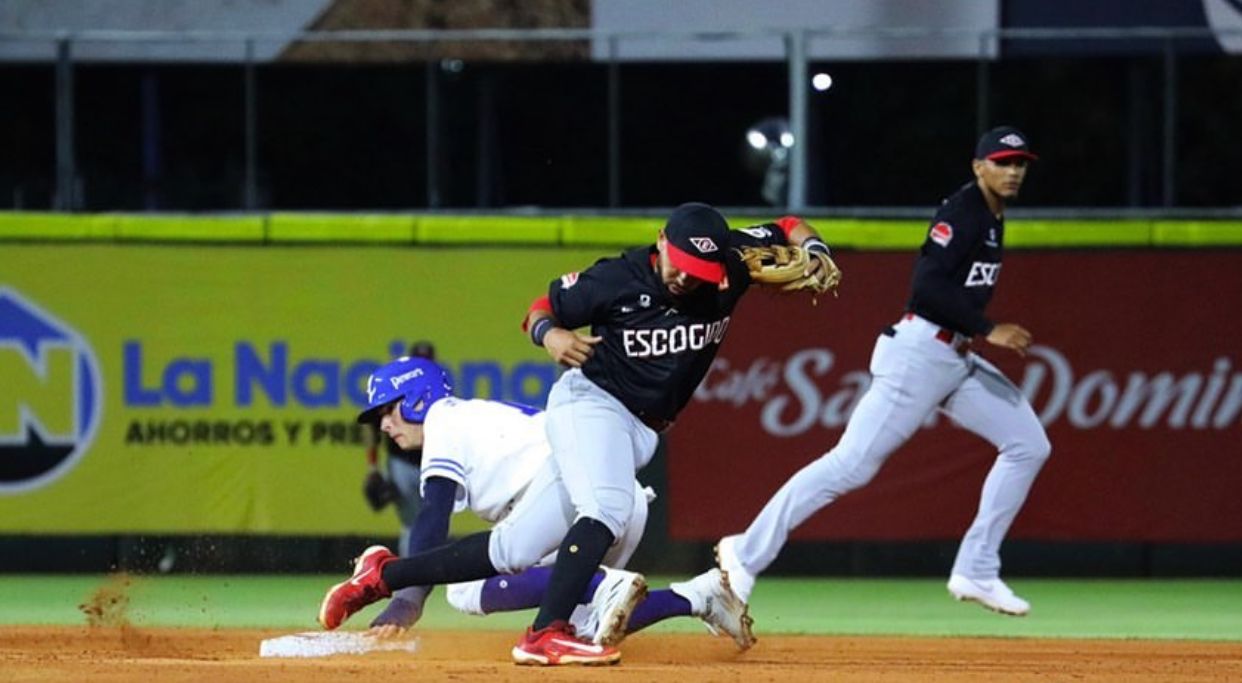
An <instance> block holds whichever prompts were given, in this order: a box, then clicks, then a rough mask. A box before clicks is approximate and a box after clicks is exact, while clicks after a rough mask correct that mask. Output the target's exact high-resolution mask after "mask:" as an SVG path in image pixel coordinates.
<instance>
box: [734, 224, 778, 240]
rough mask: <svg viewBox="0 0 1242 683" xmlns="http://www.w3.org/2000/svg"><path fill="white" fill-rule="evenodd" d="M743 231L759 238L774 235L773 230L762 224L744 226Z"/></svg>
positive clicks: (763, 238) (764, 238)
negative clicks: (758, 225) (751, 226)
mask: <svg viewBox="0 0 1242 683" xmlns="http://www.w3.org/2000/svg"><path fill="white" fill-rule="evenodd" d="M741 232H744V233H746V234H747V235H750V236H751V237H754V238H755V239H757V240H766V239H767V238H769V237H771V236H772V231H771V230H768V229H767V228H765V227H762V226H760V227H756V228H742V229H741Z"/></svg>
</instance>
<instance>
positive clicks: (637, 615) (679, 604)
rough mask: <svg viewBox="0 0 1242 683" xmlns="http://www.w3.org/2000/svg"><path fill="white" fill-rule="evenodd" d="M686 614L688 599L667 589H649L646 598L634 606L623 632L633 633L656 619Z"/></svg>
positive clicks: (688, 611)
mask: <svg viewBox="0 0 1242 683" xmlns="http://www.w3.org/2000/svg"><path fill="white" fill-rule="evenodd" d="M688 616H690V601H689V600H687V599H685V598H683V597H681V596H680V595H678V594H676V593H674V592H673V591H671V590H668V589H664V590H658V591H651V592H650V593H648V594H647V599H646V600H643V601H642V602H640V603H638V606H637V607H635V608H634V613H633V614H631V615H630V623H629V624H628V625H626V627H625V632H626V633H634V632H635V631H640V630H642V629H644V628H647V627H648V626H650V625H652V624H654V623H656V622H657V621H664V620H665V619H671V618H672V617H688Z"/></svg>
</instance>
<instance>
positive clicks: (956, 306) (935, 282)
mask: <svg viewBox="0 0 1242 683" xmlns="http://www.w3.org/2000/svg"><path fill="white" fill-rule="evenodd" d="M1004 237H1005V223H1004V221H1003V220H1002V219H1000V218H997V217H996V215H995V214H993V213H992V211H991V209H989V208H988V204H987V202H986V201H985V200H984V198H983V190H981V189H979V186H978V185H977V184H975V183H973V182H972V183H969V184H967V185H965V186H963V187H962V188H961V189H960V190H958V191H957V192H955V193H953V195H952V196H950V197H949V198H948V199H946V200H944V203H943V204H941V206H940V209H939V210H938V211H936V215H935V217H934V218H932V221H931V228H930V229H929V230H928V231H927V239H926V240H924V241H923V248H922V249H920V250H919V257H918V261H917V262H916V263H915V264H914V281H913V283H912V284H911V287H910V302H909V303H908V304H906V310H908V311H910V312H912V313H915V314H917V315H919V316H922V317H924V318H926V319H928V320H930V321H932V322H934V323H936V324H937V325H940V326H941V327H947V328H949V329H951V330H954V331H957V332H961V333H963V334H967V335H976V334H987V333H989V332H991V331H992V327H993V323H992V321H991V320H989V319H988V318H987V316H985V315H984V313H983V311H984V309H986V308H987V305H988V302H989V301H991V299H992V292H993V290H994V289H995V288H996V281H997V278H998V277H999V276H1000V267H1001V254H1002V243H1003V241H1004Z"/></svg>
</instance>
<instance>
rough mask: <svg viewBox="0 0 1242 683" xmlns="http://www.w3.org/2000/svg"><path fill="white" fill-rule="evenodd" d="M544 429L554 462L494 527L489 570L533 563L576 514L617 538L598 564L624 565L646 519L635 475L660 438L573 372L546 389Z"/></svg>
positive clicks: (643, 497) (504, 571)
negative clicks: (546, 401)
mask: <svg viewBox="0 0 1242 683" xmlns="http://www.w3.org/2000/svg"><path fill="white" fill-rule="evenodd" d="M546 429H547V432H548V441H549V442H550V443H551V445H552V457H551V458H549V459H548V462H547V464H545V465H544V467H543V469H541V470H540V471H539V473H538V474H536V475H535V478H534V480H532V481H531V483H530V486H528V487H527V489H526V492H525V493H524V494H523V495H522V499H521V501H519V502H518V504H517V505H516V506H514V508H513V512H511V513H509V516H508V517H506V518H505V519H504V520H503V521H502V522H500V523H499V524H497V525H496V526H495V527H494V528H493V529H492V535H491V540H490V542H489V545H488V553H489V556H490V558H491V561H492V566H494V567H496V569H497V570H498V571H500V572H501V573H502V574H514V573H517V572H519V571H521V570H523V569H526V568H527V567H530V566H533V565H534V564H536V563H537V562H539V561H540V560H541V559H543V558H544V556H546V555H548V554H549V553H551V552H554V551H555V550H556V549H557V548H559V547H560V544H561V541H562V540H564V538H565V534H566V533H568V532H569V528H570V527H571V526H573V523H574V522H576V521H577V520H578V519H579V518H581V517H590V518H592V519H596V520H599V521H600V522H601V523H603V524H604V525H605V526H607V527H608V529H609V531H611V532H612V534H613V536H614V537H615V538H616V541H614V542H613V546H612V548H610V549H609V551H608V554H607V555H605V556H604V563H605V564H609V565H610V566H617V567H621V566H624V562H619V554H620V553H622V552H624V550H623V549H624V548H625V547H626V546H627V544H629V543H631V542H632V543H633V545H634V546H637V544H638V540H639V539H641V538H642V534H643V529H644V527H645V526H646V522H647V497H646V495H645V494H644V493H643V490H642V487H641V486H640V485H639V483H638V481H637V479H635V476H634V475H635V473H636V472H637V471H638V469H639V468H641V467H642V466H643V465H646V464H647V463H648V462H649V461H650V460H651V458H652V457H653V456H654V455H655V450H656V445H657V444H658V442H659V436H658V435H657V434H656V433H655V432H653V431H652V430H651V429H650V428H648V427H647V426H646V425H644V424H643V423H642V422H640V421H639V420H638V418H637V417H635V416H634V414H633V413H631V412H630V411H629V410H628V409H627V408H626V407H625V406H624V405H622V404H621V402H620V401H618V400H617V399H616V398H614V397H613V396H612V395H611V394H609V393H608V392H606V391H604V390H603V389H601V388H599V386H597V385H596V384H595V383H594V382H592V381H590V380H589V379H587V378H586V377H585V376H583V374H582V372H581V371H580V370H576V369H575V370H570V371H568V372H566V373H565V374H563V375H561V378H560V379H558V380H557V381H556V384H554V385H552V392H551V394H550V395H549V396H548V410H547V424H546ZM629 553H630V554H632V553H633V547H631V548H630V549H629ZM624 559H625V560H627V561H628V559H629V556H628V555H626V556H625V558H624Z"/></svg>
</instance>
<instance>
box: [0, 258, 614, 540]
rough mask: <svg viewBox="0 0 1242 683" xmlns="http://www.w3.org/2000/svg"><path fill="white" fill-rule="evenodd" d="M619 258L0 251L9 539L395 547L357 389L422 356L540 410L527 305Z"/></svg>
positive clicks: (542, 370)
mask: <svg viewBox="0 0 1242 683" xmlns="http://www.w3.org/2000/svg"><path fill="white" fill-rule="evenodd" d="M611 251H613V250H598V249H597V250H583V249H577V250H575V249H562V248H554V247H549V248H524V249H508V250H505V249H486V248H478V247H473V248H450V247H439V248H407V247H350V248H343V247H325V246H284V247H275V246H266V247H260V246H251V247H244V246H231V247H230V246H203V245H186V246H157V245H145V246H143V245H127V246H122V245H60V246H50V245H33V244H0V533H56V532H63V533H141V532H150V533H163V532H167V533H179V532H239V533H281V534H301V533H306V534H310V533H325V534H355V533H356V534H362V533H380V532H382V533H395V531H396V529H397V528H398V526H397V521H396V515H395V514H393V512H392V510H385V511H383V512H382V513H380V514H377V513H374V512H372V511H371V510H370V508H368V507H367V505H366V503H365V501H364V499H363V496H362V481H363V476H364V475H365V472H366V465H365V458H364V451H365V444H366V443H367V440H368V438H369V435H368V434H367V433H366V431H367V430H364V429H363V428H360V427H359V426H358V425H357V424H355V423H354V418H355V416H356V415H357V413H358V411H359V407H360V406H361V405H363V403H364V402H365V400H366V396H365V386H366V378H367V375H368V374H369V373H370V372H371V370H372V369H373V368H375V367H376V365H377V364H378V363H380V362H384V361H386V360H388V359H389V358H391V357H392V356H394V355H398V354H400V353H402V352H403V350H404V349H405V348H407V347H408V346H409V345H410V343H411V342H413V341H415V340H419V339H427V340H430V341H432V342H433V343H435V345H436V346H437V350H438V354H439V358H440V359H442V360H443V361H444V363H445V364H446V365H447V366H448V368H449V370H450V371H451V372H452V374H453V376H454V380H455V382H456V384H457V387H458V390H457V393H459V394H460V395H463V396H467V397H469V396H479V397H486V398H498V399H503V400H510V401H517V402H521V403H528V404H535V405H539V406H542V404H543V402H544V400H545V398H546V395H547V391H548V389H549V388H550V386H551V383H552V382H553V381H554V380H555V378H556V373H557V368H556V366H555V365H554V364H553V363H552V362H551V360H550V359H549V358H548V356H547V354H546V353H545V352H544V351H542V350H541V349H537V348H535V347H534V346H533V345H532V344H530V342H529V341H528V340H527V339H526V338H525V336H524V334H523V333H522V331H521V329H520V324H521V321H522V319H523V317H524V316H525V313H526V310H527V306H528V305H529V303H530V301H531V300H532V299H533V298H534V297H536V296H538V295H539V294H542V293H544V292H546V291H547V285H548V282H549V281H551V280H552V279H554V278H555V277H557V276H559V275H560V274H561V273H563V272H566V271H568V270H576V269H580V268H582V267H584V266H585V265H588V264H590V263H591V262H593V261H594V260H595V259H596V258H598V257H599V256H601V255H603V254H604V253H608V252H611Z"/></svg>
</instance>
